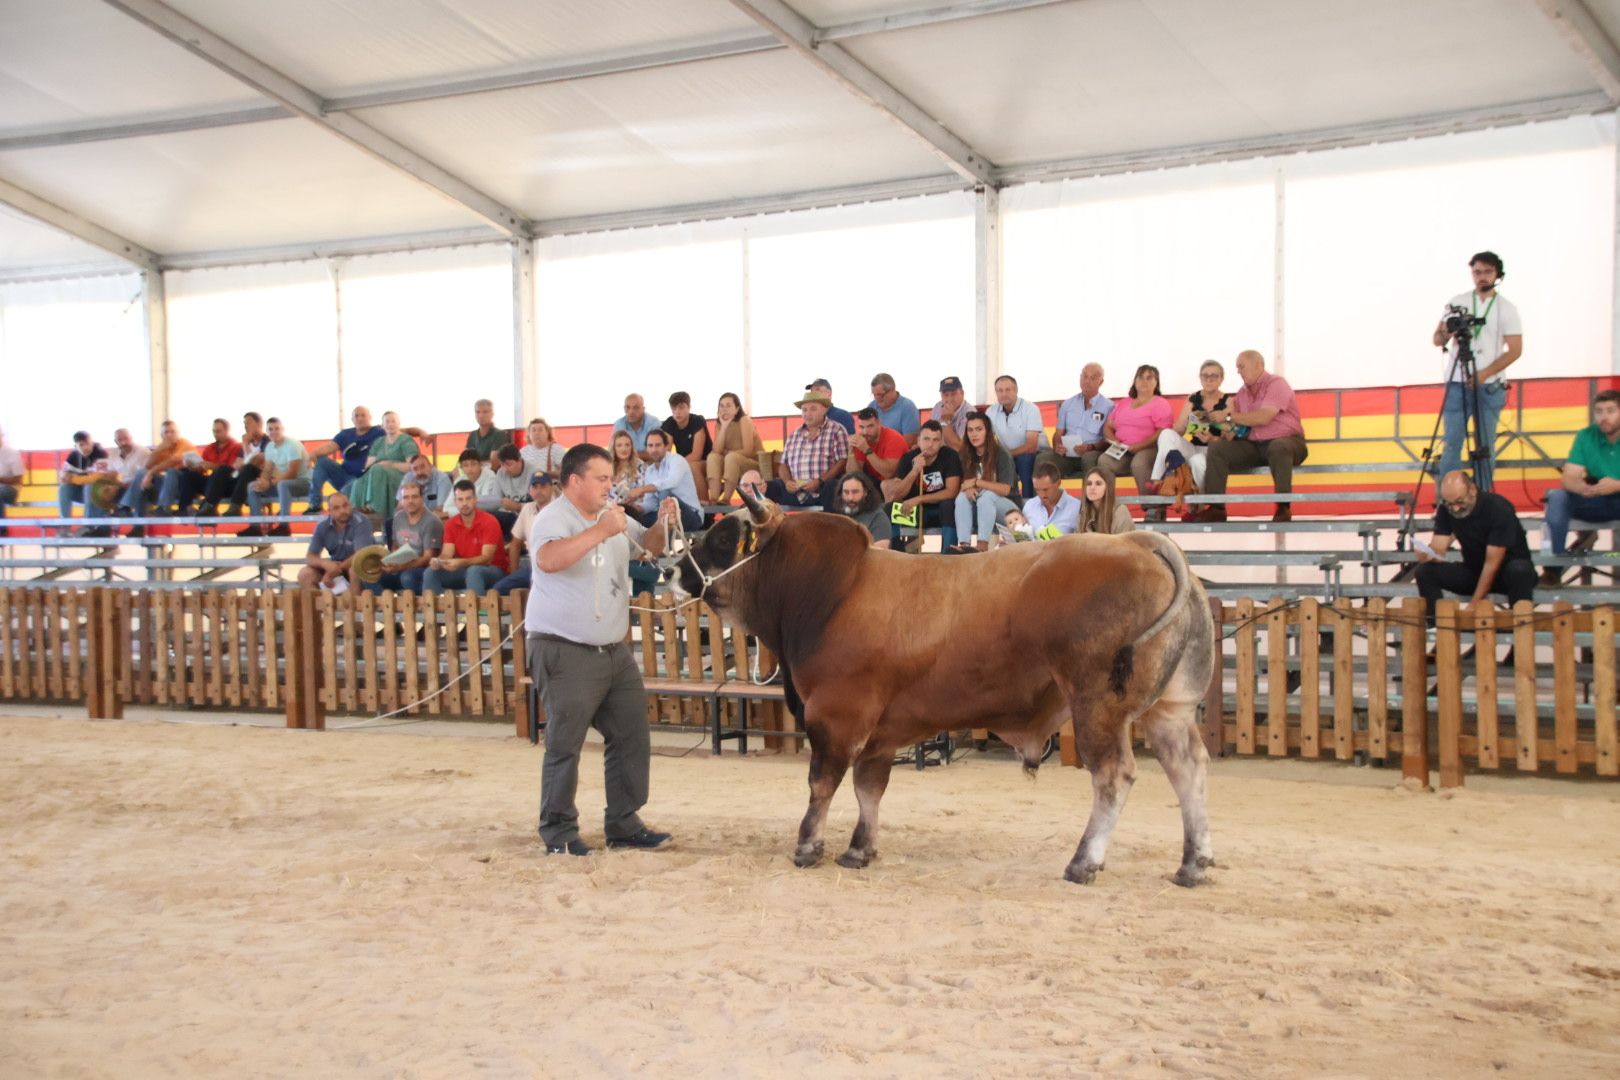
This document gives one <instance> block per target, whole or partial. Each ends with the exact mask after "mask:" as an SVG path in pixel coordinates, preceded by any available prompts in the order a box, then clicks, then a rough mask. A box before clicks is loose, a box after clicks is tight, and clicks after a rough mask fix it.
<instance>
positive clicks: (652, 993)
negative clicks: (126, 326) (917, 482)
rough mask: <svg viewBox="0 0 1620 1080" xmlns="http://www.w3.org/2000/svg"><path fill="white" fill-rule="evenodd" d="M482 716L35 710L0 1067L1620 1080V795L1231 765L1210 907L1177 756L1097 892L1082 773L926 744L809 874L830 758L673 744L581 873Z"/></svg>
mask: <svg viewBox="0 0 1620 1080" xmlns="http://www.w3.org/2000/svg"><path fill="white" fill-rule="evenodd" d="M464 730H465V729H464ZM483 731H484V735H485V737H471V736H468V735H465V734H463V735H460V736H456V735H448V736H444V735H435V736H427V737H424V735H423V733H422V731H421V729H394V730H389V731H382V732H375V731H373V732H364V733H358V732H349V733H338V732H328V733H325V734H318V733H300V732H289V731H286V730H276V729H266V728H252V727H223V726H209V725H180V724H166V723H157V722H152V721H149V720H148V721H144V722H143V721H123V722H111V723H90V722H87V721H83V720H76V719H52V718H47V717H43V716H26V717H10V718H3V719H0V790H3V791H4V795H3V797H0V836H3V837H4V844H3V853H0V913H3V916H4V918H3V923H0V934H3V940H4V945H3V947H0V1075H4V1076H5V1077H8V1078H13V1080H14V1078H19V1077H34V1076H51V1077H80V1076H109V1077H138V1076H199V1075H219V1076H232V1077H240V1076H272V1075H279V1076H336V1075H345V1076H350V1075H352V1076H423V1077H430V1076H431V1077H436V1076H473V1075H478V1076H492V1077H506V1076H556V1077H574V1076H632V1075H638V1074H644V1075H656V1076H683V1077H684V1076H792V1075H810V1074H812V1073H813V1074H814V1075H818V1076H838V1075H874V1076H910V1075H930V1076H992V1077H1030V1076H1084V1075H1096V1076H1106V1077H1114V1076H1134V1075H1160V1074H1176V1075H1186V1076H1275V1077H1297V1076H1341V1077H1350V1076H1367V1077H1380V1078H1387V1077H1401V1076H1417V1075H1441V1076H1482V1075H1492V1076H1494V1075H1503V1076H1522V1077H1546V1076H1559V1077H1571V1076H1593V1077H1596V1076H1606V1077H1612V1076H1615V1075H1617V1074H1620V899H1617V897H1620V843H1617V841H1616V836H1617V832H1620V789H1617V788H1616V787H1615V786H1613V785H1608V786H1599V785H1596V784H1585V785H1571V784H1559V783H1555V782H1550V781H1530V782H1523V781H1515V782H1504V781H1496V782H1495V783H1489V782H1480V783H1476V784H1475V785H1474V786H1472V787H1470V788H1469V789H1468V790H1466V791H1465V792H1462V793H1459V794H1456V795H1455V796H1454V797H1442V796H1438V795H1432V794H1417V793H1413V792H1411V791H1406V790H1402V789H1400V788H1399V787H1397V786H1395V780H1396V777H1395V776H1393V775H1392V774H1390V773H1387V772H1383V771H1373V770H1347V769H1339V768H1336V767H1331V766H1311V765H1303V764H1299V763H1255V762H1240V763H1218V764H1217V765H1216V766H1215V767H1214V770H1213V772H1212V777H1211V805H1212V813H1213V821H1214V829H1215V831H1214V837H1215V843H1216V854H1217V857H1218V858H1219V859H1220V862H1221V865H1220V867H1219V868H1218V869H1217V870H1215V871H1214V872H1213V873H1212V880H1211V883H1210V884H1209V885H1208V886H1206V887H1204V888H1201V889H1198V890H1196V891H1186V890H1183V889H1179V888H1175V887H1173V886H1171V885H1170V884H1169V883H1168V875H1169V874H1170V873H1171V872H1172V871H1173V870H1174V868H1175V865H1176V862H1177V858H1178V855H1179V851H1180V829H1179V819H1178V817H1177V814H1176V810H1175V803H1174V797H1173V796H1172V794H1171V792H1170V790H1169V787H1168V785H1167V784H1166V783H1165V780H1164V778H1163V776H1162V774H1161V773H1159V771H1158V770H1157V768H1156V767H1155V766H1154V765H1153V763H1152V762H1151V761H1147V760H1144V762H1143V764H1142V769H1141V778H1140V780H1139V782H1138V784H1137V786H1136V790H1135V792H1134V793H1133V795H1132V798H1131V801H1130V805H1129V806H1128V807H1127V809H1126V812H1125V816H1124V818H1123V820H1122V823H1121V826H1120V830H1119V832H1118V833H1116V838H1115V841H1114V844H1113V846H1112V848H1111V850H1110V852H1109V866H1108V869H1107V871H1106V872H1105V873H1104V874H1103V875H1101V876H1100V878H1099V883H1098V884H1097V885H1095V886H1093V887H1090V888H1081V887H1078V886H1074V885H1070V884H1067V883H1065V882H1064V881H1062V880H1061V879H1060V875H1061V873H1062V870H1063V866H1064V864H1065V862H1066V861H1067V860H1068V858H1069V856H1070V854H1071V853H1072V851H1073V849H1074V845H1075V842H1076V841H1077V840H1078V838H1079V832H1080V828H1081V823H1082V821H1083V819H1084V816H1085V813H1086V810H1087V807H1088V804H1089V801H1090V794H1089V784H1088V783H1087V781H1086V779H1085V777H1084V775H1083V774H1081V773H1079V772H1076V771H1073V770H1059V769H1057V768H1055V767H1050V766H1049V767H1048V768H1046V769H1043V770H1042V772H1041V774H1040V776H1039V778H1038V779H1037V780H1036V781H1034V782H1030V781H1027V780H1025V779H1024V778H1023V777H1022V776H1021V775H1020V773H1019V770H1018V768H1017V766H1016V765H1015V764H1014V763H1013V762H1012V761H1011V760H1009V759H1006V758H992V757H988V756H985V757H977V758H973V757H970V758H968V759H966V760H963V761H960V762H959V763H958V764H955V765H952V766H951V767H949V768H945V769H931V770H929V771H928V772H926V773H921V774H919V773H917V772H915V771H912V770H909V769H906V770H901V769H897V770H896V771H895V774H894V779H893V782H892V783H891V786H890V789H889V794H888V798H887V800H886V801H885V803H884V822H883V832H882V834H881V836H880V839H879V844H878V846H879V851H880V855H879V859H878V861H877V862H876V863H875V864H874V865H873V866H872V867H871V868H869V869H868V870H865V871H860V872H850V871H844V870H840V869H838V868H837V867H836V866H833V865H831V863H830V861H829V863H828V864H825V865H823V866H822V867H820V868H818V869H815V870H810V871H801V870H796V869H795V868H794V867H793V866H792V865H791V863H790V861H789V850H790V844H791V837H792V833H793V830H794V827H795V825H796V823H797V820H798V817H799V815H800V813H801V812H802V809H803V802H804V768H805V759H804V758H797V759H795V758H792V757H785V758H773V757H765V758H759V759H754V760H748V761H742V760H738V759H737V758H735V757H734V756H731V755H729V754H728V755H727V756H726V757H725V758H723V759H719V760H711V759H709V758H707V757H706V756H702V755H701V752H700V753H698V754H693V755H691V756H688V757H684V758H676V757H674V756H659V757H657V758H655V760H654V766H653V801H652V804H651V805H650V807H649V809H648V813H647V817H648V819H649V821H651V822H653V823H654V824H656V825H659V826H662V827H665V828H668V829H671V830H673V831H674V832H675V833H676V834H677V836H678V845H679V846H678V847H677V848H675V849H674V850H668V851H663V852H656V853H630V854H621V853H617V852H615V853H610V854H598V855H595V856H592V857H591V858H589V859H565V858H549V859H548V858H546V857H544V856H542V855H541V854H540V850H539V847H538V843H537V840H536V838H535V836H534V833H533V829H532V819H533V814H534V804H535V794H536V786H537V782H538V781H537V776H538V762H539V754H538V752H537V751H535V750H534V749H532V748H530V747H529V746H528V745H527V744H526V743H521V742H519V741H517V740H515V739H511V738H508V737H500V736H499V734H498V733H497V732H496V731H495V729H493V728H485V729H483ZM684 745H686V744H683V746H684ZM661 752H663V753H668V751H661ZM600 792H601V775H600V756H599V755H598V754H596V753H595V752H592V753H590V754H588V756H587V759H586V768H585V771H584V776H583V785H582V790H581V792H580V796H581V798H580V804H581V806H582V808H584V809H585V812H586V814H585V816H586V821H587V837H588V838H592V839H600V806H601V798H600ZM854 815H855V807H854V798H853V796H852V794H851V793H850V792H849V791H848V790H847V788H846V790H844V791H842V792H840V794H839V798H838V800H837V801H836V803H835V804H834V810H833V814H832V819H831V822H830V826H831V827H830V831H829V844H828V846H829V849H832V850H835V851H836V850H841V848H842V846H843V842H844V841H845V840H847V836H848V831H849V829H850V828H851V827H852V826H853V822H854Z"/></svg>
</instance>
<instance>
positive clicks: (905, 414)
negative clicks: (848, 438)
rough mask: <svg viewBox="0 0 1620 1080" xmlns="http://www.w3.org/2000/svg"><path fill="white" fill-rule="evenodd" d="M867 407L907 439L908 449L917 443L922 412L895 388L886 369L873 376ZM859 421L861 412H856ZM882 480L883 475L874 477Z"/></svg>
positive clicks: (858, 432) (858, 431)
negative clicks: (870, 395) (870, 398)
mask: <svg viewBox="0 0 1620 1080" xmlns="http://www.w3.org/2000/svg"><path fill="white" fill-rule="evenodd" d="M866 408H867V409H869V410H871V411H872V412H875V413H877V418H878V423H880V424H882V425H883V427H884V429H885V430H887V431H892V432H894V433H895V434H897V435H899V436H900V437H901V438H902V439H904V440H905V443H906V449H908V450H909V449H911V448H912V447H913V446H916V445H917V432H918V431H920V430H921V429H922V414H920V413H919V412H917V403H916V402H915V401H912V400H911V399H910V398H908V397H906V396H905V395H903V394H901V393H900V391H898V390H896V389H895V388H894V376H893V375H890V374H889V373H888V372H886V371H880V372H878V373H877V374H876V375H874V376H872V400H871V402H869V403H868V404H867V406H866ZM855 416H856V419H857V421H859V418H860V413H856V414H855ZM855 427H856V434H860V424H859V423H858V422H857V423H856V425H855ZM873 479H874V480H877V481H879V482H880V483H881V482H882V480H883V478H882V477H873Z"/></svg>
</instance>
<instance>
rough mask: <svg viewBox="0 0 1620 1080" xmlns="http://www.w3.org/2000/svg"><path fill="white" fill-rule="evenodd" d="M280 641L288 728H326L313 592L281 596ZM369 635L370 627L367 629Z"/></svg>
mask: <svg viewBox="0 0 1620 1080" xmlns="http://www.w3.org/2000/svg"><path fill="white" fill-rule="evenodd" d="M281 616H282V641H283V649H284V650H285V655H286V657H287V664H286V671H287V685H286V688H285V692H284V694H283V698H282V700H283V701H284V702H285V703H286V706H287V726H288V727H290V728H311V729H314V730H316V731H321V730H324V729H325V728H326V702H325V701H324V700H323V699H322V697H321V634H322V627H321V620H320V619H319V618H317V617H316V614H315V590H313V589H288V590H287V591H285V592H283V593H282V594H281ZM368 632H369V628H368Z"/></svg>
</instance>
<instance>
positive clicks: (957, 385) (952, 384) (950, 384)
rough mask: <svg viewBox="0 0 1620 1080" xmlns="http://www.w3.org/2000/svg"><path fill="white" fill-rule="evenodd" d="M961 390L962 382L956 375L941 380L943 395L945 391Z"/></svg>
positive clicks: (940, 389)
mask: <svg viewBox="0 0 1620 1080" xmlns="http://www.w3.org/2000/svg"><path fill="white" fill-rule="evenodd" d="M960 389H962V380H961V379H958V378H957V377H956V376H955V375H948V376H946V377H945V378H943V379H941V380H939V392H940V393H942V394H943V393H945V391H947V390H960Z"/></svg>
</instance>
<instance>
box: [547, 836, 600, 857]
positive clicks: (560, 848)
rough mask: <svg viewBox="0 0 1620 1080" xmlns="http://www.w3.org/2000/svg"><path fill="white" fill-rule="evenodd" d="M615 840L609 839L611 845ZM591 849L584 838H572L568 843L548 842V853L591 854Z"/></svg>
mask: <svg viewBox="0 0 1620 1080" xmlns="http://www.w3.org/2000/svg"><path fill="white" fill-rule="evenodd" d="M612 843H613V841H611V840H609V841H608V844H609V845H611V844H612ZM590 853H591V849H590V847H589V845H587V844H586V843H585V841H583V840H570V841H568V843H566V844H547V845H546V854H547V855H589V854H590Z"/></svg>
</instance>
